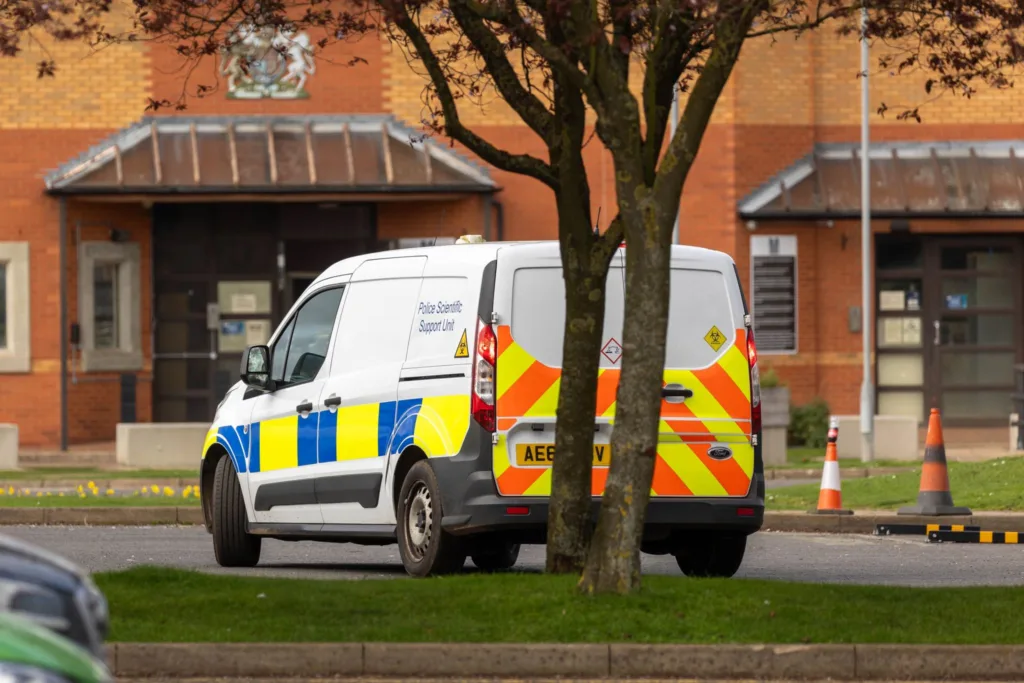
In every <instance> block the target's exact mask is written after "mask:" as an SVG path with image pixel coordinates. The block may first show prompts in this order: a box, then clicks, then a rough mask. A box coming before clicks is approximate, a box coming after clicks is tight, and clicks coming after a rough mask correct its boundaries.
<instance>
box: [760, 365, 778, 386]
mask: <svg viewBox="0 0 1024 683" xmlns="http://www.w3.org/2000/svg"><path fill="white" fill-rule="evenodd" d="M781 385H782V383H781V382H780V381H779V376H778V375H777V374H775V368H773V367H772V366H770V365H769V366H768V367H767V368H765V371H764V372H762V373H761V388H762V389H774V388H775V387H778V386H781Z"/></svg>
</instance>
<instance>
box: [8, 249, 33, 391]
mask: <svg viewBox="0 0 1024 683" xmlns="http://www.w3.org/2000/svg"><path fill="white" fill-rule="evenodd" d="M0 263H3V264H4V265H5V266H6V268H5V271H4V272H5V276H6V283H5V284H6V287H5V289H6V295H7V296H6V299H7V300H6V304H7V323H6V324H7V343H6V346H5V347H4V348H0V373H21V372H29V371H31V369H32V352H31V348H30V344H31V330H30V319H31V315H30V310H31V309H30V308H29V303H30V301H29V291H30V285H29V248H28V242H0Z"/></svg>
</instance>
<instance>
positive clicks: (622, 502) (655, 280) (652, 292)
mask: <svg viewBox="0 0 1024 683" xmlns="http://www.w3.org/2000/svg"><path fill="white" fill-rule="evenodd" d="M650 218H653V217H652V216H650V215H649V216H648V219H650ZM650 230H651V231H652V232H655V231H657V230H658V229H657V228H655V227H654V226H651V227H650ZM646 232H647V230H645V229H644V228H643V227H642V226H640V225H635V226H633V225H627V233H626V235H627V236H626V262H627V267H626V303H625V306H626V310H625V319H624V326H623V343H622V347H623V357H622V376H621V377H620V379H619V388H618V394H617V396H616V404H615V431H614V432H613V433H612V451H611V453H612V460H611V468H610V470H609V473H608V484H607V486H606V487H605V492H604V498H603V500H602V503H601V511H600V513H599V514H598V522H597V530H596V532H595V534H594V538H593V541H592V542H591V546H590V552H589V555H588V557H587V563H586V566H585V568H584V571H583V577H582V579H581V580H580V590H581V591H583V592H585V593H629V592H631V591H634V590H636V589H637V588H639V587H640V542H641V540H642V536H643V527H644V517H645V515H646V513H647V502H648V500H649V498H650V492H651V482H652V480H653V477H654V461H655V458H656V457H657V448H658V423H659V421H660V414H661V387H662V377H663V376H664V369H665V336H666V333H667V326H668V307H669V282H670V280H669V258H670V254H671V251H670V247H669V245H668V243H667V242H668V240H659V239H651V238H649V237H647V235H646ZM631 238H632V239H631ZM641 349H642V350H643V353H641V352H640V350H641Z"/></svg>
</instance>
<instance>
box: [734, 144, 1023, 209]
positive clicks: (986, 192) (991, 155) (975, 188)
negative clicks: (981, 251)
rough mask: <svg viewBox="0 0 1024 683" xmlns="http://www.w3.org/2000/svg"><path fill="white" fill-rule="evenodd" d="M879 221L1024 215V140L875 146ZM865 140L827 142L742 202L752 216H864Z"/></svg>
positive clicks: (873, 165) (871, 153) (873, 157)
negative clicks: (862, 165) (862, 155)
mask: <svg viewBox="0 0 1024 683" xmlns="http://www.w3.org/2000/svg"><path fill="white" fill-rule="evenodd" d="M868 157H869V159H870V171H871V211H872V215H873V216H874V217H878V218H1022V217H1024V159H1022V158H1021V157H1024V140H1014V141H1004V142H997V141H984V142H980V141H975V142H933V143H920V142H912V143H908V142H897V143H876V144H872V145H871V146H870V148H869V152H868ZM860 162H861V160H860V144H859V143H842V144H819V145H816V146H815V148H814V151H813V152H812V153H811V154H809V155H807V156H806V157H804V158H802V159H800V160H799V161H797V162H796V163H795V164H793V165H792V166H790V167H789V168H787V169H785V170H784V171H782V172H781V173H779V174H778V175H776V176H775V177H773V178H772V179H770V180H769V181H768V182H766V183H765V184H764V185H762V186H761V187H759V188H757V189H756V190H754V191H753V192H751V193H750V194H749V195H747V196H746V197H744V198H743V199H742V200H741V201H740V202H739V207H738V209H739V215H740V217H741V218H744V219H748V220H773V219H776V220H778V219H790V220H801V219H802V220H815V219H818V220H821V219H829V218H857V217H859V216H860V206H861V198H860V189H861V183H860Z"/></svg>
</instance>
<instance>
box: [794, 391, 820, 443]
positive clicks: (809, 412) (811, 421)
mask: <svg viewBox="0 0 1024 683" xmlns="http://www.w3.org/2000/svg"><path fill="white" fill-rule="evenodd" d="M828 418H829V409H828V403H826V402H825V401H824V400H823V399H820V398H816V399H814V400H813V401H811V402H810V403H808V404H806V405H802V406H797V407H796V408H793V409H792V411H791V413H790V420H789V443H790V445H792V446H804V447H806V448H824V447H825V444H826V443H827V442H828Z"/></svg>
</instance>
